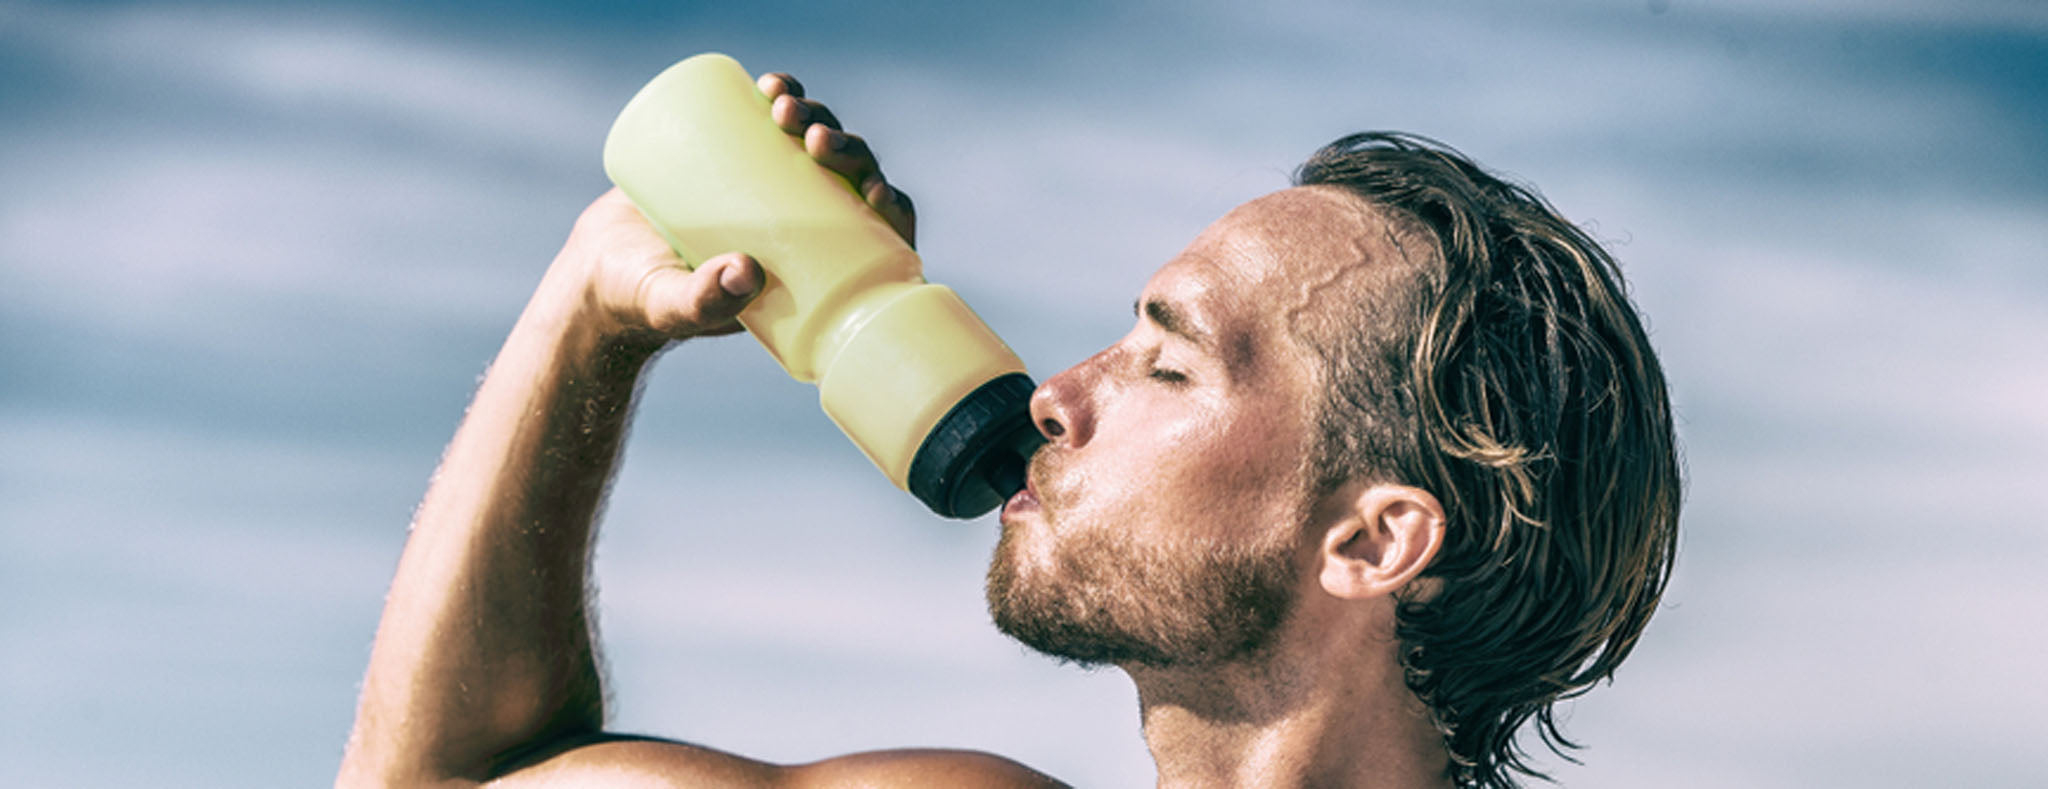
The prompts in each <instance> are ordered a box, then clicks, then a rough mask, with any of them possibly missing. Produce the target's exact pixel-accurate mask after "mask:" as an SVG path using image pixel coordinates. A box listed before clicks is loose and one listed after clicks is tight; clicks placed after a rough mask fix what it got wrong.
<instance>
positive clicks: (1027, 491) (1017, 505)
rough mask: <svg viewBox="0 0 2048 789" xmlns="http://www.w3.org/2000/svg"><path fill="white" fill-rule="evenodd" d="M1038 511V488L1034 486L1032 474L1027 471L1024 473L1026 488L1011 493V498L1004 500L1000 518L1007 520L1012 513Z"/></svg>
mask: <svg viewBox="0 0 2048 789" xmlns="http://www.w3.org/2000/svg"><path fill="white" fill-rule="evenodd" d="M1037 511H1038V489H1037V488H1035V487H1033V486H1032V482H1031V475H1030V474H1028V473H1027V474H1025V475H1024V489H1023V490H1019V491H1017V492H1016V493H1013V494H1011V495H1010V499H1009V500H1008V501H1005V502H1003V512H1002V515H1001V517H1000V520H1005V521H1007V520H1009V519H1010V516H1012V515H1016V514H1020V513H1026V512H1037Z"/></svg>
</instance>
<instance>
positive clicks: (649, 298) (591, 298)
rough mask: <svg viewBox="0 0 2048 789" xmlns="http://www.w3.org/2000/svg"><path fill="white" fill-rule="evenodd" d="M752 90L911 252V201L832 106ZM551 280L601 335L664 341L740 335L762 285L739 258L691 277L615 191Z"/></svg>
mask: <svg viewBox="0 0 2048 789" xmlns="http://www.w3.org/2000/svg"><path fill="white" fill-rule="evenodd" d="M758 87H759V88H760V90H761V92H762V93H763V94H764V95H766V96H768V98H769V101H770V104H769V115H770V117H771V118H773V119H774V120H775V123H776V125H777V126H780V127H781V128H782V130H783V131H785V132H788V133H789V134H791V135H795V136H799V137H801V138H802V139H803V142H804V149H805V150H806V151H809V152H810V154H811V157H812V158H814V159H816V160H817V161H818V163H819V164H821V165H823V166H824V167H826V168H827V169H829V170H831V171H833V172H835V173H838V174H839V176H840V177H842V178H845V179H846V181H847V183H849V184H853V185H854V186H855V187H856V188H857V189H858V190H859V191H860V193H861V195H862V196H864V197H865V198H866V200H867V202H868V205H870V206H871V207H873V208H874V209H875V212H876V213H877V214H879V215H880V216H881V217H882V219H883V220H884V221H886V222H888V223H889V226H890V227H892V228H894V229H895V230H896V232H897V234H898V235H901V236H902V237H903V240H904V241H905V242H906V243H910V244H912V245H913V246H915V244H916V232H917V214H916V210H915V208H914V207H913V204H912V202H911V200H910V196H909V195H906V194H904V193H903V192H901V191H898V190H897V189H896V188H895V187H892V186H890V185H889V182H888V180H887V179H886V178H884V177H883V175H882V168H881V165H880V164H879V163H878V162H876V161H875V155H874V152H873V151H872V150H870V149H869V148H868V144H867V141H866V140H863V139H861V138H860V137H859V136H858V135H853V134H847V133H846V132H845V130H844V129H843V128H841V126H840V124H839V119H838V117H837V116H835V115H833V113H832V110H831V109H829V108H827V107H826V106H825V105H823V104H820V103H818V102H817V101H814V100H811V99H807V98H804V90H803V85H802V84H801V83H799V82H797V81H796V79H795V78H794V77H791V76H789V75H788V74H781V73H776V74H764V75H762V76H761V78H760V80H759V81H758ZM565 269H566V271H564V270H565ZM558 275H559V276H560V277H561V278H563V279H565V280H566V282H567V283H581V284H582V287H581V288H580V290H581V291H582V294H581V295H582V298H581V302H580V303H581V306H583V307H586V308H588V312H589V313H592V314H594V315H595V316H596V319H597V321H598V322H599V332H600V334H601V335H602V336H606V337H621V338H623V337H646V338H649V339H658V340H660V341H663V342H666V341H668V340H681V339H687V338H689V337H697V336H712V335H721V334H731V333H733V332H736V331H739V330H740V325H739V322H738V320H737V318H738V316H739V313H740V310H742V309H744V308H745V307H746V305H747V303H748V302H749V301H750V300H752V298H753V296H754V294H755V293H756V292H757V291H759V290H760V289H761V285H762V283H763V282H764V281H765V275H764V274H763V273H762V271H761V267H760V264H759V263H756V262H755V261H754V260H753V259H752V258H750V257H748V256H746V255H745V254H744V253H741V252H727V253H725V254H721V255H716V256H713V257H711V258H710V259H708V260H705V261H703V262H702V263H701V264H699V265H698V266H697V268H696V270H695V271H692V270H690V269H689V268H688V267H686V266H684V264H683V261H682V260H681V259H679V258H677V257H676V256H675V253H674V251H672V250H670V249H669V247H668V243H667V242H666V241H663V240H662V238H661V236H660V235H659V234H658V233H656V232H655V231H654V229H653V228H652V227H649V226H648V224H647V220H646V219H645V218H644V217H642V216H641V215H640V212H639V211H638V210H637V209H635V208H634V207H633V204H632V201H630V200H628V199H626V196H625V194H624V193H622V192H620V191H619V190H618V189H616V188H614V189H611V190H609V191H606V192H605V193H604V194H603V195H601V196H599V197H598V198H597V200H596V201H594V202H592V203H591V204H590V206H589V207H588V208H585V209H584V210H583V215H582V216H580V217H578V218H577V220H576V226H575V229H574V230H572V231H571V232H570V233H569V240H568V242H567V243H566V244H565V245H564V246H563V248H562V252H561V255H560V256H558V257H557V258H556V262H555V266H554V268H552V269H550V272H549V277H550V279H551V280H555V279H557V278H558ZM547 287H548V284H546V283H544V284H543V288H544V289H545V288H547ZM562 287H574V285H573V284H565V285H562Z"/></svg>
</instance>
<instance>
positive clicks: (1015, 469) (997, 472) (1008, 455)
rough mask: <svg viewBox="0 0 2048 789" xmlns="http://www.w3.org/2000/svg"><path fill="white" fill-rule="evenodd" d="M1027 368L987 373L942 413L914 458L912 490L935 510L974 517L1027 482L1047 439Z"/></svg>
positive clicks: (998, 502) (949, 516)
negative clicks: (1035, 420)
mask: <svg viewBox="0 0 2048 789" xmlns="http://www.w3.org/2000/svg"><path fill="white" fill-rule="evenodd" d="M1036 388H1037V386H1036V385H1034V384H1033V383H1032V382H1031V377H1030V376H1028V375H1025V374H1023V373H1007V374H1004V375H1000V376H997V377H995V378H991V379H989V381H988V382H987V383H984V384H982V385H981V386H979V387H976V388H975V390H974V391H973V392H972V393H969V394H968V395H967V396H966V397H963V398H960V402H958V403H955V404H954V405H953V408H952V410H950V411H947V412H946V415H945V416H944V417H942V418H940V419H939V423H938V424H937V425H934V426H933V427H932V432H931V433H930V434H928V435H926V436H925V438H924V443H923V444H921V445H919V446H918V448H917V456H916V457H914V458H911V460H910V479H909V482H910V485H909V487H910V492H911V494H912V495H915V496H917V498H918V500H919V501H922V502H924V504H925V506H927V507H930V508H932V511H933V512H936V513H938V514H940V515H943V516H945V517H948V518H972V517H975V516H977V515H981V514H983V513H986V512H988V511H989V510H992V509H995V508H996V506H997V505H1000V504H1002V503H1003V502H1004V501H1005V500H1007V499H1009V498H1010V496H1011V495H1013V494H1015V493H1016V492H1017V491H1019V490H1022V489H1023V488H1024V465H1025V463H1026V462H1027V461H1028V460H1030V458H1031V453H1032V452H1034V451H1036V450H1037V449H1038V446H1039V445H1040V444H1043V443H1045V439H1044V438H1043V437H1041V436H1039V435H1038V429H1037V428H1035V427H1033V426H1032V425H1031V392H1032V390H1033V389H1036Z"/></svg>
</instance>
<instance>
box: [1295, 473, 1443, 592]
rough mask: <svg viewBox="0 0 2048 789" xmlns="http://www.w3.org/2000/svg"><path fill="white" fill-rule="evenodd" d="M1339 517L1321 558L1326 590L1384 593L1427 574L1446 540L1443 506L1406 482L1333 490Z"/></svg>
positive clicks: (1326, 538) (1325, 535)
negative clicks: (1423, 572)
mask: <svg viewBox="0 0 2048 789" xmlns="http://www.w3.org/2000/svg"><path fill="white" fill-rule="evenodd" d="M1331 495H1332V496H1333V497H1335V500H1334V501H1326V502H1325V504H1326V505H1329V506H1333V507H1334V508H1336V511H1335V512H1333V513H1332V514H1334V515H1336V516H1337V517H1336V518H1335V519H1334V520H1332V521H1330V522H1329V523H1330V526H1329V528H1328V529H1327V530H1326V531H1324V532H1323V542H1322V546H1321V548H1320V550H1319V551H1318V552H1317V555H1316V558H1317V560H1318V561H1319V562H1321V564H1322V574H1321V576H1320V580H1321V581H1322V585H1323V589H1324V591H1327V592H1329V593H1330V594H1331V595H1333V596H1336V597H1340V598H1345V599H1351V600H1358V599H1365V598H1371V597H1385V596H1390V595H1392V594H1394V593H1395V592H1397V591H1399V590H1400V589H1401V587H1403V586H1406V585H1407V584H1408V582H1409V581H1412V580H1415V578H1416V577H1417V576H1420V575H1421V574H1422V571H1423V570H1424V569H1427V568H1428V567H1429V563H1430V562H1431V561H1432V560H1434V559H1435V558H1436V552H1437V549H1438V548H1440V547H1442V546H1443V542H1444V508H1443V505H1442V504H1440V503H1438V502H1437V500H1436V496H1435V495H1433V494H1431V493H1430V492H1429V491H1426V490H1423V489H1421V488H1415V487H1409V486H1407V485H1365V484H1363V483H1354V484H1351V485H1345V486H1344V487H1342V488H1339V489H1338V490H1337V492H1336V493H1333V494H1331Z"/></svg>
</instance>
